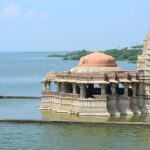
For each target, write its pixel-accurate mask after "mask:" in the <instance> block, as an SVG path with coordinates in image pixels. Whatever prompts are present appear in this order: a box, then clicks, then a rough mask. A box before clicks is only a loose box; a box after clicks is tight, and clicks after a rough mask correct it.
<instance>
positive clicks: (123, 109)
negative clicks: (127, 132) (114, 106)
mask: <svg viewBox="0 0 150 150" xmlns="http://www.w3.org/2000/svg"><path fill="white" fill-rule="evenodd" d="M123 84H124V95H123V96H118V110H119V112H120V114H121V115H133V112H132V110H131V107H130V98H129V97H128V87H129V85H128V83H123Z"/></svg>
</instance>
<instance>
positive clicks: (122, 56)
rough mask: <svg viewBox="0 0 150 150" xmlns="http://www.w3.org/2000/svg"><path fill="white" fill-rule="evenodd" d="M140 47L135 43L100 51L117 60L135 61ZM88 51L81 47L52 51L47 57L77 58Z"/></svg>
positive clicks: (140, 50) (140, 49)
mask: <svg viewBox="0 0 150 150" xmlns="http://www.w3.org/2000/svg"><path fill="white" fill-rule="evenodd" d="M142 49H143V45H135V46H132V47H130V48H128V47H125V48H122V49H108V50H105V51H101V52H103V53H105V54H108V55H110V56H112V57H114V58H115V59H116V60H119V61H128V62H130V63H136V62H137V58H138V55H139V54H141V53H142ZM90 53H92V51H88V50H85V49H83V50H77V51H73V52H66V53H54V54H50V55H48V57H60V58H62V59H63V60H79V59H80V58H81V57H83V56H85V55H87V54H90Z"/></svg>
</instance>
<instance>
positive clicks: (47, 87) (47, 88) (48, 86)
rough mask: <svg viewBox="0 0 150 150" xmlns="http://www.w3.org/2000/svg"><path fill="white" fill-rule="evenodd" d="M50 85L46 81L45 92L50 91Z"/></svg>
mask: <svg viewBox="0 0 150 150" xmlns="http://www.w3.org/2000/svg"><path fill="white" fill-rule="evenodd" d="M50 84H51V82H50V81H46V90H47V91H50Z"/></svg>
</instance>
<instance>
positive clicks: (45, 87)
mask: <svg viewBox="0 0 150 150" xmlns="http://www.w3.org/2000/svg"><path fill="white" fill-rule="evenodd" d="M46 90H47V85H46V81H44V82H43V91H46Z"/></svg>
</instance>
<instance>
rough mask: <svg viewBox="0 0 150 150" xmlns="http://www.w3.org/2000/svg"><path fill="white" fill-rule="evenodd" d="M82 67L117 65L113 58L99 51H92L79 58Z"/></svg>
mask: <svg viewBox="0 0 150 150" xmlns="http://www.w3.org/2000/svg"><path fill="white" fill-rule="evenodd" d="M79 66H82V67H117V65H116V61H115V58H113V57H112V56H109V55H106V54H104V53H101V52H94V53H91V54H89V55H86V56H84V57H82V58H81V59H80V64H79Z"/></svg>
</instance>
